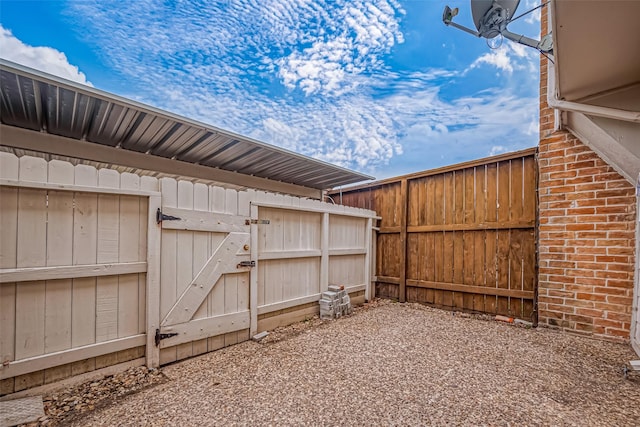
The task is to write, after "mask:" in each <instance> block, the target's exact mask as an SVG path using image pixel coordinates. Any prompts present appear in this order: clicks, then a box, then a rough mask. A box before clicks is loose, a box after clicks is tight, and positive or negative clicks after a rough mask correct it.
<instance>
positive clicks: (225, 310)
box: [150, 178, 250, 364]
mask: <svg viewBox="0 0 640 427" xmlns="http://www.w3.org/2000/svg"><path fill="white" fill-rule="evenodd" d="M160 184H161V185H160V187H161V191H162V211H161V214H160V215H162V217H161V218H158V219H161V220H162V221H161V226H162V248H161V257H160V259H161V264H160V265H161V271H160V319H161V321H160V328H158V330H157V331H150V332H152V333H155V334H157V336H158V340H157V341H156V343H157V344H159V347H160V349H161V352H160V363H161V364H165V363H169V362H172V361H175V360H180V359H183V358H185V357H189V356H192V355H196V354H201V353H204V352H206V351H211V350H214V349H217V348H220V347H222V346H224V345H229V344H234V343H236V342H238V340H239V337H238V333H239V332H238V331H241V332H240V340H244V339H247V338H248V336H249V331H248V329H249V269H250V267H248V266H243V263H249V262H250V257H249V254H250V252H249V240H250V238H249V230H250V225H249V223H248V221H249V201H248V200H247V199H246V193H242V192H240V193H239V192H237V191H235V190H225V189H223V188H220V187H213V186H208V185H205V184H193V183H191V182H189V181H176V180H174V179H171V178H163V179H162V180H161V182H160ZM156 215H158V213H156Z"/></svg>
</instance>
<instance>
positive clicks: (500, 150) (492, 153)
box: [489, 145, 509, 156]
mask: <svg viewBox="0 0 640 427" xmlns="http://www.w3.org/2000/svg"><path fill="white" fill-rule="evenodd" d="M507 151H509V150H508V149H507V147H505V146H504V145H494V146H493V147H491V150H489V155H490V156H495V155H496V154H501V153H506V152H507Z"/></svg>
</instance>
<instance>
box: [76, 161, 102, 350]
mask: <svg viewBox="0 0 640 427" xmlns="http://www.w3.org/2000/svg"><path fill="white" fill-rule="evenodd" d="M74 172H75V173H74V184H75V185H80V186H86V187H97V186H98V171H97V169H96V168H94V167H93V166H88V165H76V166H75V171H74ZM74 202H75V209H74V211H73V264H74V265H76V266H77V265H82V264H85V265H95V264H96V262H97V254H98V195H97V194H95V193H75V200H74ZM76 274H77V272H76V273H74V275H76ZM88 274H89V273H88ZM76 277H77V278H74V279H73V291H72V293H73V295H72V301H73V302H74V303H73V304H72V310H71V344H72V346H73V347H79V346H83V345H88V344H93V343H95V342H96V278H95V275H94V274H92V275H91V276H86V277H78V276H76Z"/></svg>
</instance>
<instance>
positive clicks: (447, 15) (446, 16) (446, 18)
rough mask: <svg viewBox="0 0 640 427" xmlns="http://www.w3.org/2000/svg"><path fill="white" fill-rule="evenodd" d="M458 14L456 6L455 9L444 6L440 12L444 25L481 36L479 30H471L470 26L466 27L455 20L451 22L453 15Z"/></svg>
mask: <svg viewBox="0 0 640 427" xmlns="http://www.w3.org/2000/svg"><path fill="white" fill-rule="evenodd" d="M457 14H458V8H457V7H456V8H455V9H453V10H451V8H450V7H449V6H445V7H444V12H443V14H442V22H444V25H446V26H452V27H454V28H457V29H459V30H462V31H465V32H467V33H469V34H471V35H474V36H476V37H482V36H481V35H480V33H479V32H477V31H474V30H472V29H471V28H467V27H465V26H463V25H460V24H458V23H456V22H453V17H454V16H456V15H457Z"/></svg>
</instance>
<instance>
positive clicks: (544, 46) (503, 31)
mask: <svg viewBox="0 0 640 427" xmlns="http://www.w3.org/2000/svg"><path fill="white" fill-rule="evenodd" d="M516 7H517V2H516V5H515V6H514V9H515V8H516ZM514 12H515V10H513V11H508V10H507V9H505V8H504V7H502V5H501V4H500V3H499V2H498V1H497V0H494V1H493V2H492V3H491V6H490V7H489V8H488V9H487V11H486V12H485V13H484V14H483V15H482V18H481V19H480V20H479V22H477V23H476V26H477V27H478V31H474V30H472V29H470V28H467V27H465V26H463V25H460V24H457V23H455V22H453V18H454V17H455V16H456V15H457V14H458V9H457V8H456V9H453V10H451V8H450V7H449V6H445V8H444V12H443V14H442V22H443V23H444V24H445V25H446V26H451V27H455V28H457V29H459V30H462V31H464V32H466V33H469V34H472V35H474V36H476V37H484V38H486V39H492V38H494V37H497V36H498V35H502V36H504V37H506V38H507V39H509V40H511V41H514V42H516V43H520V44H522V45H525V46H529V47H532V48H534V49H537V50H539V51H540V52H542V53H549V54H551V53H553V39H552V38H551V35H550V34H548V35H546V36H544V37H543V38H542V40H539V41H538V40H535V39H532V38H529V37H527V36H524V35H521V34H515V33H512V32H511V31H509V30H508V29H507V25H509V23H511V16H513V13H514ZM474 13H475V11H474Z"/></svg>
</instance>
